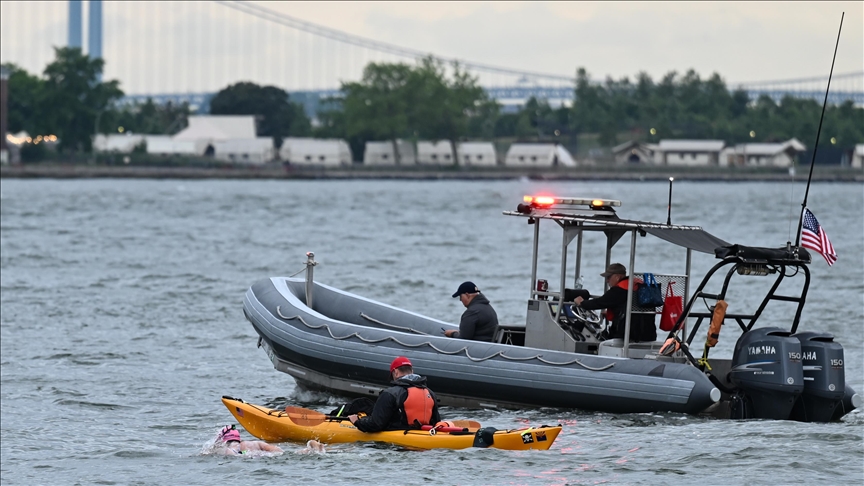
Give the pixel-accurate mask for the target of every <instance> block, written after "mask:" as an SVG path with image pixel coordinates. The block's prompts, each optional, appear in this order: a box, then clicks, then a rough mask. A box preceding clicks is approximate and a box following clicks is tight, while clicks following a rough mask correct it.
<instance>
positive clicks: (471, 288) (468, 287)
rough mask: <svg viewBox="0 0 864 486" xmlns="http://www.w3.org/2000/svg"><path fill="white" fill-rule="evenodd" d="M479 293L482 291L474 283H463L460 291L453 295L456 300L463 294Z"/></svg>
mask: <svg viewBox="0 0 864 486" xmlns="http://www.w3.org/2000/svg"><path fill="white" fill-rule="evenodd" d="M477 292H480V289H478V288H477V286H476V285H474V282H462V285H460V286H459V290H457V291H456V293H455V294H453V298H454V299H455V298H456V297H459V296H460V295H462V294H476V293H477Z"/></svg>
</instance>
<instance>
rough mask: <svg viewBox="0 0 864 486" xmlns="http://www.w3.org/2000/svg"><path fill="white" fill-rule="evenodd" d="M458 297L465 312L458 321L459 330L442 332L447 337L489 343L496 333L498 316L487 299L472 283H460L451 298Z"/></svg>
mask: <svg viewBox="0 0 864 486" xmlns="http://www.w3.org/2000/svg"><path fill="white" fill-rule="evenodd" d="M456 297H459V300H460V301H461V302H462V305H464V306H465V308H466V309H465V312H464V313H462V319H461V320H460V321H459V330H458V331H457V330H455V329H450V330H447V331H444V335H445V336H447V337H453V338H460V339H470V340H472V341H484V342H487V343H491V342H492V341H493V340H494V339H495V335H496V334H497V333H498V314H496V313H495V309H493V308H492V305H491V304H489V299H487V298H486V296H485V295H483V294H481V293H480V289H478V288H477V286H476V285H474V283H473V282H462V285H460V286H459V289H458V290H456V293H455V294H453V298H454V299H455V298H456Z"/></svg>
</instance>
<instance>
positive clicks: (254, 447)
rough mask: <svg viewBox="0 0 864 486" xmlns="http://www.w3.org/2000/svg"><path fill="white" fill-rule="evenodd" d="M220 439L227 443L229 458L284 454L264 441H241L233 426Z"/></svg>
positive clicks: (222, 433) (223, 432)
mask: <svg viewBox="0 0 864 486" xmlns="http://www.w3.org/2000/svg"><path fill="white" fill-rule="evenodd" d="M219 439H221V440H222V442H224V443H225V452H224V453H225V454H226V455H229V456H239V455H242V454H248V453H250V452H270V453H278V454H281V453H282V449H281V448H279V447H278V446H275V445H272V444H268V443H266V442H264V441H260V440H240V431H238V430H237V429H236V428H234V426H233V425H231V426H228V425H226V426H225V427H222V430H221V431H220V432H219ZM310 442H314V441H310ZM319 445H320V444H319ZM322 449H323V446H322Z"/></svg>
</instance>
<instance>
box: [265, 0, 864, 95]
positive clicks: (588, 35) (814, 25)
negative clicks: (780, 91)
mask: <svg viewBox="0 0 864 486" xmlns="http://www.w3.org/2000/svg"><path fill="white" fill-rule="evenodd" d="M262 4H266V5H267V6H269V7H270V8H272V9H274V10H279V11H280V12H284V13H286V14H289V15H292V16H295V17H300V18H303V19H305V20H308V21H310V22H315V23H319V24H323V25H327V26H329V27H332V28H336V29H340V30H344V31H347V32H350V33H353V34H357V35H361V36H364V37H369V38H373V39H377V40H380V41H386V42H390V43H394V44H399V45H404V46H406V47H411V48H414V49H421V50H428V51H431V52H435V53H437V54H439V55H442V56H452V57H459V58H464V59H471V60H475V61H478V62H485V63H489V64H495V65H501V66H508V67H514V68H517V67H518V68H522V69H526V70H532V71H542V72H548V73H560V74H570V73H572V72H573V71H574V70H575V67H576V66H583V67H585V68H586V69H588V71H589V72H590V73H593V74H594V75H595V76H597V77H605V76H607V75H612V76H614V77H616V78H617V77H620V76H624V75H630V76H632V75H633V74H634V73H636V72H638V71H641V70H644V71H646V72H648V73H649V74H651V75H652V76H653V77H659V76H661V75H663V74H665V73H667V72H669V71H671V70H677V71H685V70H686V69H688V68H691V67H692V68H694V69H696V71H697V72H699V73H704V74H706V75H707V74H708V73H711V72H714V71H717V72H719V73H721V74H722V75H723V76H724V77H726V78H727V79H728V80H734V81H762V80H770V79H785V78H798V77H810V76H823V75H824V76H827V73H828V71H829V69H830V67H831V55H832V54H833V50H834V44H835V41H836V36H837V30H838V28H839V26H840V17H841V12H843V11H845V12H846V16H845V19H844V22H843V34H842V37H841V44H840V48H839V51H838V55H837V65H836V67H835V72H851V71H862V70H864V28H862V27H864V2H860V1H857V2H749V1H748V2H440V3H439V2H356V3H355V2H345V3H338V4H336V5H334V4H327V3H317V2H309V3H294V2H262ZM337 5H338V6H337Z"/></svg>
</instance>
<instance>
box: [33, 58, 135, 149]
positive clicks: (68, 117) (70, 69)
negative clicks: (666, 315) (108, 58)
mask: <svg viewBox="0 0 864 486" xmlns="http://www.w3.org/2000/svg"><path fill="white" fill-rule="evenodd" d="M54 52H55V60H54V61H53V62H51V63H50V64H48V66H47V67H46V68H45V72H44V75H45V81H44V83H45V85H44V86H45V91H44V96H42V97H41V99H42V101H43V102H44V105H43V107H42V109H41V110H40V111H41V116H43V117H44V123H45V130H47V131H49V132H52V133H54V134H56V135H57V136H58V137H59V138H60V148H61V150H76V151H82V150H83V151H89V150H90V148H91V143H92V137H93V135H94V132H95V131H96V123H97V121H99V119H100V118H101V116H102V114H103V113H105V112H106V111H109V110H111V109H112V105H113V103H114V102H115V101H116V100H118V99H120V98H121V97H122V96H123V91H121V90H120V87H119V86H120V83H119V81H117V80H112V81H105V82H100V81H99V77H100V76H101V75H102V68H103V67H104V65H105V61H103V60H102V59H91V58H90V57H88V56H85V55H83V54H81V50H80V49H78V48H71V47H56V48H54ZM39 123H42V122H39Z"/></svg>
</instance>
